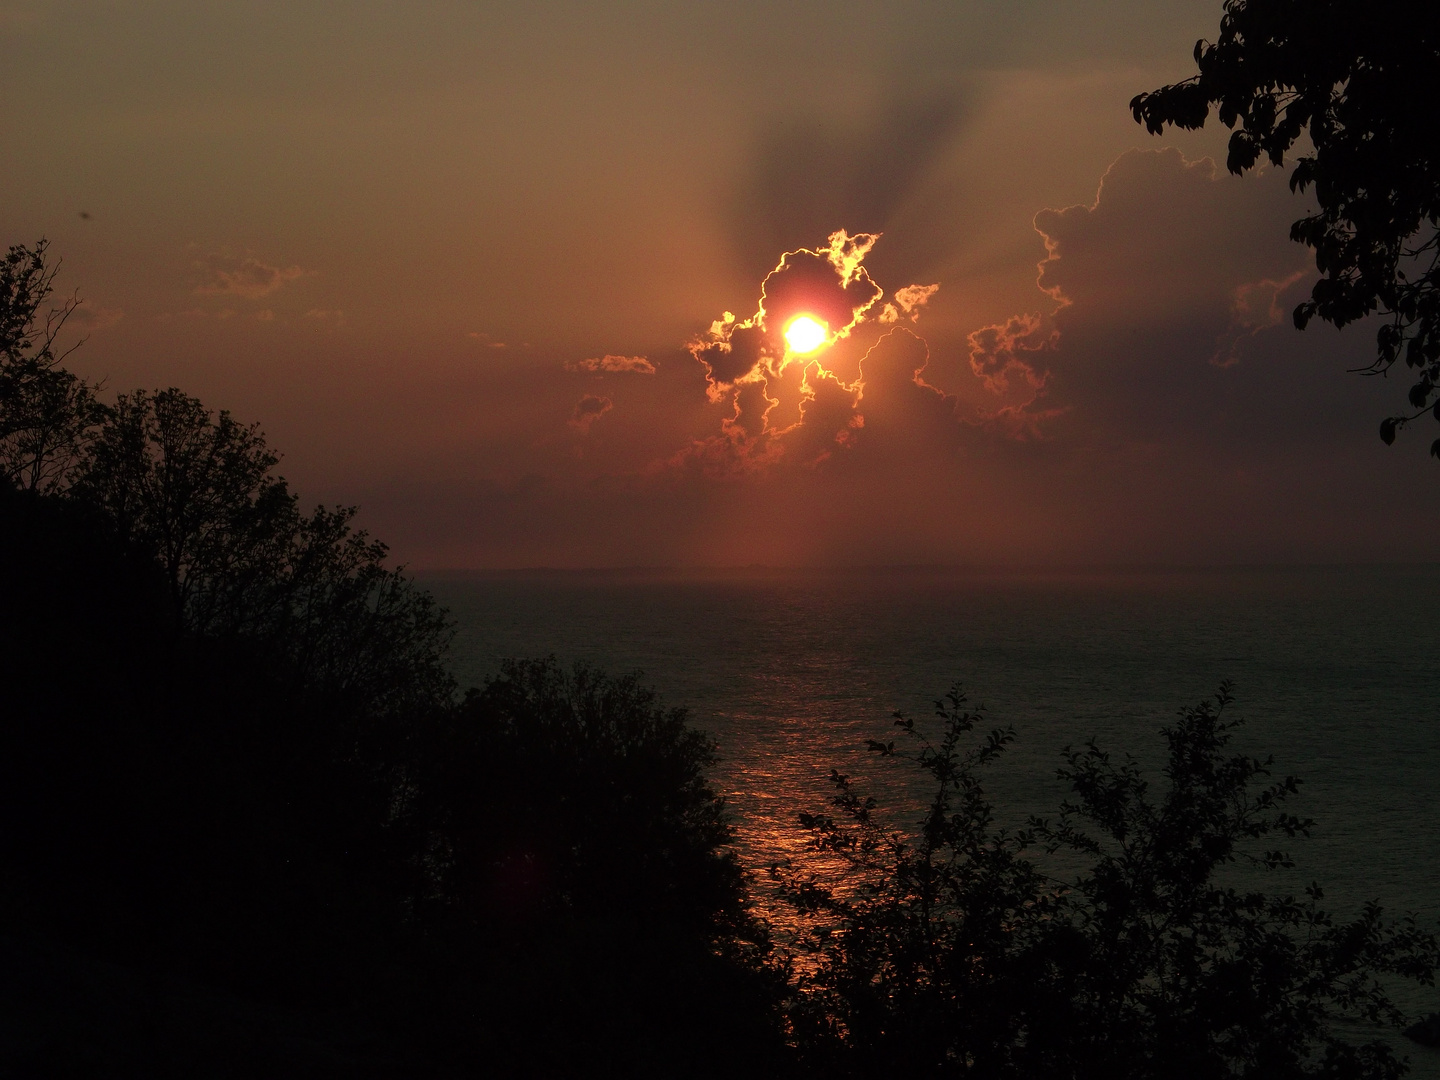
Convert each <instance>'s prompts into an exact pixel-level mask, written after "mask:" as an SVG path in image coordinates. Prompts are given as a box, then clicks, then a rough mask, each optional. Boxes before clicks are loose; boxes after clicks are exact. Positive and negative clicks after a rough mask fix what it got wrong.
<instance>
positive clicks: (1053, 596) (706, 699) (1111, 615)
mask: <svg viewBox="0 0 1440 1080" xmlns="http://www.w3.org/2000/svg"><path fill="white" fill-rule="evenodd" d="M424 584H425V585H426V586H427V587H429V588H430V589H431V590H432V591H433V592H434V593H435V594H436V595H437V597H438V598H439V599H440V600H441V601H442V602H443V603H444V604H445V605H446V606H447V607H449V608H450V610H451V612H452V613H453V614H454V616H455V618H456V620H457V623H458V628H459V633H458V636H457V639H456V642H455V646H454V650H453V664H454V669H455V672H456V675H457V676H458V677H459V678H460V679H461V681H462V683H466V684H469V683H478V682H480V681H482V680H483V679H484V678H485V677H486V676H487V675H490V674H493V673H494V672H495V671H496V670H497V669H498V667H499V663H500V661H501V659H502V658H504V657H517V656H542V655H547V654H552V653H553V654H554V655H556V656H557V657H559V658H560V659H561V660H562V661H564V662H572V661H587V662H590V663H593V664H597V665H600V666H602V667H604V668H606V669H608V670H610V671H612V672H619V671H631V670H637V669H638V670H641V671H643V672H644V673H645V678H646V680H647V681H648V682H649V683H650V684H651V685H653V686H654V687H656V689H658V690H659V692H660V693H661V695H662V696H663V697H664V698H665V700H666V702H667V703H669V704H675V705H683V706H685V707H687V708H688V709H689V711H690V718H691V721H692V723H693V724H695V725H696V726H698V727H701V728H703V729H705V730H707V731H708V732H709V733H710V734H711V735H712V736H713V737H714V738H715V740H716V741H717V742H718V744H719V747H720V753H721V763H720V766H719V768H718V769H717V771H716V773H715V775H714V777H713V781H714V783H715V785H716V787H717V788H718V789H720V790H723V791H724V792H725V793H726V794H727V796H728V797H729V800H730V803H731V806H732V807H733V809H734V811H735V816H736V821H737V825H738V829H739V834H740V840H741V850H742V853H743V854H744V856H745V858H746V859H747V860H748V861H749V862H750V863H751V865H753V866H755V867H757V868H758V867H763V866H766V865H768V864H770V863H771V862H775V861H778V860H783V859H786V858H789V857H793V856H795V855H797V854H799V853H800V851H801V849H802V845H803V842H804V837H803V835H802V834H801V833H800V831H799V829H798V826H797V825H796V822H795V819H796V815H797V813H799V812H800V811H801V810H807V809H809V810H814V809H822V808H823V807H824V805H825V801H826V799H827V798H828V795H829V792H830V786H829V783H828V779H827V778H828V776H829V772H830V770H831V769H832V768H839V769H840V770H841V771H843V772H846V773H850V774H852V775H858V776H861V777H864V778H865V779H866V780H867V782H870V783H872V784H873V785H874V786H875V789H876V792H877V795H878V796H879V797H881V799H882V802H883V803H885V804H886V805H890V806H894V807H896V808H897V812H898V813H899V819H900V820H903V817H904V811H905V809H906V808H907V807H913V805H915V802H916V800H917V799H918V798H920V797H921V796H922V792H921V791H920V790H919V789H917V788H916V786H915V785H914V783H913V781H912V778H911V777H910V775H909V774H908V773H905V772H904V770H903V768H897V767H895V763H894V762H890V761H879V760H876V759H873V758H871V757H870V756H869V755H867V754H866V753H865V751H864V744H865V740H866V739H868V738H890V737H892V735H891V734H890V732H891V719H890V718H891V714H892V713H893V712H894V711H895V710H896V709H900V710H903V711H905V712H906V713H907V714H910V715H914V716H916V717H917V718H921V717H925V716H928V715H929V714H930V713H931V710H932V707H933V702H934V700H935V699H936V698H937V697H939V696H940V695H941V694H943V693H944V692H945V691H946V690H947V689H948V688H949V687H950V686H951V685H952V684H954V683H955V682H957V681H958V682H960V683H962V684H963V686H964V688H965V691H966V692H967V694H968V695H969V696H970V699H971V703H972V704H981V703H983V704H984V705H985V706H986V710H987V713H988V716H989V719H990V721H991V722H993V723H994V724H995V725H1013V726H1014V727H1015V729H1016V731H1017V734H1018V741H1017V743H1016V745H1015V747H1014V748H1013V750H1012V751H1011V752H1009V753H1007V755H1006V760H1005V761H1004V762H1003V763H1002V765H1001V766H999V767H998V768H997V769H996V770H995V772H994V775H993V777H992V780H991V782H990V784H989V785H988V787H989V790H990V791H991V793H992V795H993V796H994V798H995V801H996V802H997V805H998V806H999V807H1000V809H1001V813H1002V816H1003V817H1005V818H1008V819H1009V820H1011V821H1013V822H1014V823H1016V824H1019V823H1021V822H1023V820H1024V818H1025V816H1026V815H1027V814H1029V813H1053V810H1054V808H1055V806H1056V805H1057V804H1058V802H1059V800H1060V797H1061V795H1062V794H1063V789H1062V788H1061V786H1060V785H1059V784H1058V782H1057V781H1056V780H1055V769H1056V767H1057V765H1058V764H1059V753H1060V751H1061V749H1062V748H1063V747H1065V746H1066V745H1068V744H1074V745H1079V744H1081V743H1083V742H1084V741H1085V740H1087V739H1089V738H1092V737H1093V738H1095V739H1097V740H1098V741H1099V742H1100V744H1101V745H1102V746H1103V747H1105V748H1106V749H1109V750H1112V751H1116V752H1128V753H1131V754H1133V755H1135V756H1136V757H1137V758H1139V759H1140V760H1141V761H1142V762H1146V763H1148V764H1151V765H1155V764H1158V763H1159V761H1160V760H1161V757H1162V755H1163V752H1164V745H1163V742H1162V740H1161V739H1160V737H1159V735H1158V732H1159V729H1160V728H1161V727H1162V726H1164V725H1166V724H1167V723H1168V722H1169V721H1170V720H1171V719H1172V718H1173V717H1174V716H1175V713H1176V711H1177V710H1178V709H1179V708H1180V707H1181V706H1183V705H1187V704H1194V703H1195V702H1197V701H1199V700H1200V699H1202V698H1204V697H1207V696H1209V695H1210V694H1213V693H1214V692H1215V690H1216V688H1217V686H1218V685H1219V684H1220V682H1221V681H1222V680H1226V679H1228V680H1231V681H1233V682H1234V684H1235V689H1234V693H1235V696H1236V699H1237V701H1236V706H1235V709H1236V711H1237V712H1238V713H1239V714H1240V715H1242V716H1244V717H1245V718H1246V724H1245V726H1244V728H1242V729H1241V733H1240V735H1239V736H1237V742H1238V743H1239V745H1240V746H1241V748H1242V749H1245V750H1248V751H1251V752H1255V753H1258V754H1260V755H1261V756H1265V755H1273V756H1274V758H1275V771H1276V772H1277V773H1278V774H1280V775H1286V774H1295V775H1297V776H1299V777H1300V778H1301V779H1302V780H1303V781H1304V783H1303V786H1302V788H1301V797H1300V798H1299V799H1298V800H1296V801H1295V802H1294V803H1293V805H1292V809H1293V811H1294V812H1296V813H1298V814H1299V815H1300V816H1302V817H1312V818H1315V819H1316V820H1317V822H1318V823H1319V829H1318V830H1317V833H1316V836H1315V837H1314V838H1313V839H1311V840H1309V841H1303V842H1301V843H1299V844H1297V845H1295V846H1294V848H1293V854H1294V855H1295V856H1296V858H1297V861H1298V862H1299V863H1300V866H1299V867H1298V868H1297V871H1296V881H1295V882H1293V883H1290V882H1287V883H1286V887H1292V888H1298V887H1300V886H1303V884H1304V883H1305V882H1308V881H1310V880H1311V879H1314V880H1318V881H1319V882H1320V883H1321V884H1322V885H1324V886H1325V887H1326V890H1327V893H1326V896H1327V901H1328V902H1329V904H1330V906H1331V907H1332V909H1333V910H1336V911H1337V913H1345V912H1353V910H1354V909H1355V908H1356V907H1357V906H1358V905H1359V904H1360V903H1361V902H1362V901H1364V900H1365V899H1369V898H1375V899H1378V900H1379V901H1380V902H1381V903H1382V904H1383V905H1384V906H1385V907H1386V908H1387V910H1390V911H1393V912H1403V911H1414V912H1417V913H1419V914H1421V915H1422V916H1423V917H1424V918H1425V919H1426V920H1427V921H1429V922H1431V923H1432V924H1433V923H1434V922H1435V921H1436V920H1437V919H1440V813H1437V806H1436V792H1437V790H1440V783H1437V781H1440V611H1437V607H1436V602H1435V599H1434V598H1435V597H1437V596H1440V567H1421V568H1393V567H1359V568H1321V569H1298V570H1255V571H1228V570H1227V571H1205V572H1174V573H1127V574H1073V575H1053V574H1052V575H1017V574H1008V575H975V574H963V573H947V572H926V571H904V572H900V571H896V572H884V571H861V572H845V573H841V572H823V573H822V572H814V573H809V572H780V571H758V570H757V571H753V572H752V571H736V572H715V573H683V574H682V573H671V572H621V571H617V572H576V573H568V572H539V571H537V572H524V573H496V574H467V575H436V576H431V577H427V578H426V579H424ZM1157 779H1158V777H1157ZM1405 996H1406V998H1407V999H1408V1000H1407V1002H1406V1003H1407V1004H1408V1005H1410V1006H1411V1007H1413V1008H1416V1009H1421V1008H1423V1009H1425V1010H1426V1011H1429V1010H1433V1009H1435V1008H1437V1007H1440V998H1437V996H1436V995H1435V994H1434V992H1433V991H1431V992H1416V993H1413V994H1412V993H1407V994H1406V995H1405ZM1407 1049H1409V1050H1411V1051H1412V1055H1413V1054H1418V1055H1419V1056H1420V1057H1421V1058H1422V1060H1420V1061H1417V1062H1416V1064H1417V1066H1420V1067H1421V1068H1420V1069H1417V1074H1419V1073H1421V1072H1422V1071H1423V1074H1424V1075H1440V1069H1435V1068H1432V1066H1433V1065H1434V1064H1435V1061H1436V1060H1440V1058H1437V1059H1431V1055H1429V1054H1427V1053H1425V1052H1423V1051H1416V1050H1415V1048H1413V1047H1407Z"/></svg>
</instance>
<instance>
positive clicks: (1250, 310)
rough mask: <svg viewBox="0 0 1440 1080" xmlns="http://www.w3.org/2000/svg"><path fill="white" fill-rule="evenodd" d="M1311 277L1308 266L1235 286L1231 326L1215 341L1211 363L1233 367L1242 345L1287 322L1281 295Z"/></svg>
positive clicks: (1231, 305) (1286, 309)
mask: <svg viewBox="0 0 1440 1080" xmlns="http://www.w3.org/2000/svg"><path fill="white" fill-rule="evenodd" d="M1309 276H1310V271H1309V270H1308V269H1302V270H1296V271H1295V272H1294V273H1293V274H1289V275H1287V276H1286V277H1283V278H1281V279H1280V280H1279V281H1276V280H1274V279H1273V278H1262V279H1261V280H1259V281H1248V282H1245V283H1244V284H1242V285H1237V286H1236V287H1235V292H1234V296H1233V299H1232V300H1231V303H1230V325H1229V326H1227V327H1226V328H1225V330H1224V331H1223V332H1222V333H1221V334H1220V336H1219V337H1218V338H1216V340H1215V354H1214V355H1213V356H1211V357H1210V362H1211V363H1212V364H1214V365H1215V366H1216V367H1230V366H1232V365H1234V364H1238V363H1239V362H1240V346H1241V344H1242V343H1244V342H1245V341H1248V340H1249V339H1250V338H1253V337H1254V336H1255V335H1256V334H1258V333H1260V331H1262V330H1269V329H1270V328H1271V327H1272V326H1279V325H1280V324H1281V323H1283V322H1284V321H1285V317H1286V315H1287V313H1288V305H1287V306H1286V308H1281V306H1280V297H1281V296H1282V295H1284V294H1285V292H1287V291H1288V290H1289V288H1290V287H1291V286H1292V285H1294V284H1295V283H1296V282H1298V281H1301V280H1303V279H1305V278H1308V277H1309Z"/></svg>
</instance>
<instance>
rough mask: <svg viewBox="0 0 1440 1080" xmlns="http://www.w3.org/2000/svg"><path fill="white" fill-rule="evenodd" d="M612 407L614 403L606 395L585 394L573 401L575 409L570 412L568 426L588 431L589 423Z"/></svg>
mask: <svg viewBox="0 0 1440 1080" xmlns="http://www.w3.org/2000/svg"><path fill="white" fill-rule="evenodd" d="M614 407H615V403H614V402H613V401H611V400H610V399H609V398H608V397H600V396H598V395H596V394H586V395H585V396H584V397H582V398H581V399H580V400H579V401H578V402H576V403H575V409H574V411H572V412H571V413H570V421H569V422H570V426H571V427H573V428H575V429H576V430H577V431H581V432H588V431H589V430H590V425H591V424H593V423H595V421H596V420H599V419H600V417H602V416H604V415H605V414H606V413H607V412H609V411H610V410H611V409H613V408H614Z"/></svg>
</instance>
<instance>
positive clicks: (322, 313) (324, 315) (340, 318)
mask: <svg viewBox="0 0 1440 1080" xmlns="http://www.w3.org/2000/svg"><path fill="white" fill-rule="evenodd" d="M304 317H305V318H307V319H309V320H310V321H311V322H315V323H320V324H322V325H324V326H328V327H330V329H332V330H342V329H344V327H345V312H343V311H339V310H336V309H332V308H311V309H310V310H309V311H307V312H305V316H304Z"/></svg>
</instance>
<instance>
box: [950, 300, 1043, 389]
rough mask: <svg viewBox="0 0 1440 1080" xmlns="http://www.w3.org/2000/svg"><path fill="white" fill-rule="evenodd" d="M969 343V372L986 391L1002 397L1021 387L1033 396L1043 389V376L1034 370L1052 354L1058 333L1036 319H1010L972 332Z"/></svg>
mask: <svg viewBox="0 0 1440 1080" xmlns="http://www.w3.org/2000/svg"><path fill="white" fill-rule="evenodd" d="M968 341H969V343H970V370H971V371H973V372H974V373H975V374H976V375H977V376H979V378H980V379H981V380H982V381H983V382H984V384H985V389H987V390H989V391H990V392H991V393H992V394H1005V393H1007V392H1009V391H1010V390H1011V388H1012V385H1021V386H1024V387H1026V388H1028V389H1029V390H1031V391H1032V392H1033V391H1037V390H1039V389H1041V388H1042V387H1044V385H1045V376H1044V374H1043V373H1042V372H1040V371H1039V370H1037V365H1038V364H1039V362H1040V356H1041V354H1042V353H1044V352H1047V351H1052V350H1054V348H1055V346H1056V345H1057V344H1058V343H1059V341H1060V331H1058V330H1055V329H1053V328H1050V327H1048V326H1047V325H1046V323H1045V320H1043V319H1042V318H1041V317H1040V316H1039V315H1012V316H1011V317H1010V318H1008V319H1006V320H1005V321H1004V322H1003V323H997V324H995V325H993V326H985V327H982V328H981V329H979V330H976V331H974V332H973V333H971V334H970V335H969V338H968ZM1022 354H1023V355H1022ZM1026 356H1028V359H1027V358H1025V357H1026ZM1012 380H1014V383H1013V384H1012ZM1032 397H1033V393H1032Z"/></svg>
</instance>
